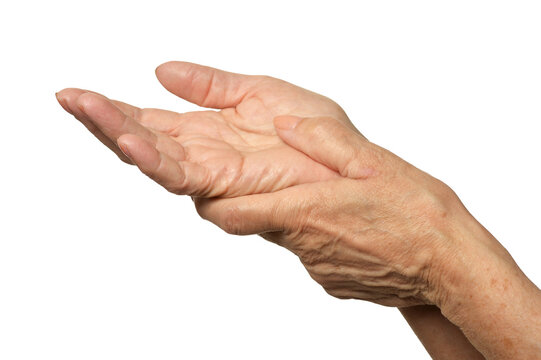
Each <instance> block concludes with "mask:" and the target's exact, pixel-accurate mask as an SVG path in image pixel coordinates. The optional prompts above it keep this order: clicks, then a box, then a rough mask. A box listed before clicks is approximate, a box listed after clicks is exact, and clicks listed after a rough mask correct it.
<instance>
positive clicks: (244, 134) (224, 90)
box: [66, 63, 349, 197]
mask: <svg viewBox="0 0 541 360" xmlns="http://www.w3.org/2000/svg"><path fill="white" fill-rule="evenodd" d="M169 66H170V65H169ZM175 66H179V65H178V63H177V64H175ZM180 66H181V70H182V71H184V73H182V74H181V75H184V78H182V79H181V80H179V79H178V78H175V76H172V75H171V74H170V73H169V74H166V75H163V74H162V76H161V77H160V74H159V72H158V76H159V78H160V81H162V83H163V84H164V86H165V87H166V88H167V89H168V90H170V91H171V92H173V93H175V94H177V95H179V96H181V97H183V98H185V99H187V100H189V101H192V102H195V103H197V104H198V105H201V106H205V107H216V108H221V110H219V111H212V110H206V111H197V112H189V113H184V114H179V113H174V112H170V111H165V110H159V109H138V108H135V107H132V106H130V105H126V104H124V103H120V102H115V105H117V107H118V108H120V110H121V111H122V112H123V113H124V114H125V115H124V116H126V115H127V116H128V117H129V118H132V119H133V120H134V123H133V124H131V125H130V124H125V121H124V122H123V123H122V122H117V123H114V121H113V125H111V121H112V120H110V119H107V117H114V116H115V114H113V113H112V111H114V109H109V110H103V108H102V109H101V114H98V116H93V114H92V109H90V110H91V111H88V110H85V111H84V114H80V116H81V117H84V116H85V115H86V116H87V117H88V118H89V120H90V122H91V123H92V124H95V125H97V128H98V129H99V130H101V131H102V132H103V133H105V135H106V137H108V138H110V139H111V140H112V144H109V145H113V146H114V145H115V144H114V140H115V138H116V139H118V138H119V137H123V136H129V135H130V134H131V135H136V136H137V137H138V139H137V140H136V141H135V140H134V139H133V138H132V139H131V140H132V141H135V143H132V145H131V146H132V147H133V148H134V149H135V152H136V153H137V152H139V153H138V154H136V156H135V157H138V156H139V157H140V159H141V161H143V162H144V161H149V162H150V161H152V159H149V158H148V153H149V152H150V151H151V150H152V149H150V148H149V146H153V147H154V148H155V149H157V150H158V151H159V153H160V154H161V155H160V156H161V158H162V160H163V158H166V161H162V163H166V164H168V166H169V167H175V166H179V167H180V169H181V170H182V173H183V174H185V178H184V177H183V176H179V178H181V179H180V180H178V182H181V183H182V184H177V185H178V186H176V185H175V184H171V183H172V182H173V183H174V182H175V179H174V178H173V177H174V174H176V173H175V172H174V171H173V170H169V175H168V174H165V175H163V176H166V177H167V176H169V177H168V178H167V179H165V180H164V178H163V176H161V175H160V174H158V175H156V176H152V177H153V178H154V179H155V180H156V181H158V182H160V183H162V185H164V186H166V187H168V188H169V189H170V190H172V191H175V192H178V193H187V194H190V195H198V196H205V197H213V196H227V197H231V196H240V195H247V194H254V193H262V192H272V191H276V190H280V189H283V188H285V187H288V186H292V185H296V184H300V183H306V182H314V181H320V180H327V179H330V178H332V177H335V176H336V174H335V173H334V172H333V171H331V170H329V169H328V168H327V167H325V166H323V165H321V164H319V163H317V162H315V161H313V160H312V159H310V158H309V157H307V156H306V155H304V154H303V153H301V152H299V151H297V150H295V149H293V148H291V147H289V146H287V145H286V144H284V143H283V142H282V141H281V140H280V138H278V136H277V135H276V133H275V130H274V125H273V119H274V117H276V116H278V115H297V116H321V115H328V116H332V117H335V118H338V119H341V120H343V121H345V122H349V120H348V119H347V116H346V115H345V113H344V112H343V111H342V109H341V108H340V107H339V106H338V105H337V104H335V103H334V102H333V101H331V100H329V99H327V98H325V97H323V96H321V95H318V94H315V93H312V92H310V91H307V90H305V89H302V88H299V87H296V86H294V85H292V84H289V83H287V82H284V81H281V80H277V79H274V78H268V77H246V76H242V75H233V74H229V73H221V72H220V73H218V76H216V74H212V75H211V76H210V77H207V79H205V77H204V75H205V74H203V76H202V75H200V74H199V73H196V75H197V76H194V74H193V71H195V70H198V71H216V70H213V69H210V70H209V68H201V67H196V68H195V70H193V69H192V73H189V74H188V75H189V76H191V78H188V79H187V78H186V76H187V75H186V70H185V67H186V66H194V65H192V64H184V63H181V64H180ZM201 69H202V70H201ZM224 74H226V75H224ZM175 75H178V74H175ZM224 76H225V77H227V78H226V79H225V81H230V82H231V81H235V83H233V84H231V83H229V84H220V83H217V82H218V80H219V79H216V78H217V77H224ZM235 76H236V77H241V78H240V79H238V78H235ZM230 77H233V78H232V79H230ZM205 80H208V81H207V83H205ZM213 83H215V85H214V88H213V87H212V84H213ZM190 86H191V88H190ZM68 91H72V92H76V91H78V90H68ZM80 92H81V91H80V90H79V93H78V96H80V94H81V93H80ZM66 97H68V98H71V99H72V101H74V100H73V99H76V98H77V96H71V97H70V96H67V95H66ZM96 98H97V97H96ZM96 98H95V99H93V100H92V101H94V102H95V101H96ZM102 100H103V99H102ZM75 101H76V100H75ZM88 101H89V100H87V102H88ZM68 105H69V104H68ZM103 106H104V105H103V104H102V107H103ZM107 111H109V112H110V113H107ZM94 112H96V111H95V110H94ZM104 114H105V115H106V116H104ZM76 115H77V114H76ZM118 115H119V114H116V116H118ZM100 116H102V117H105V118H106V119H102V118H100ZM104 121H105V122H107V121H109V123H104ZM115 124H116V125H115ZM114 126H117V127H122V129H120V128H119V129H118V131H116V133H114V132H115V131H112V130H111V128H112V127H114ZM108 132H109V133H108ZM111 132H113V133H114V134H112V133H111ZM98 137H99V136H98ZM141 138H142V139H141ZM128 140H129V139H128ZM143 140H146V141H145V142H146V144H145V142H143ZM102 141H103V140H102ZM110 147H111V146H110ZM113 150H115V149H113ZM132 150H133V149H132ZM117 153H118V152H117ZM130 153H133V151H131V150H130ZM119 155H120V156H121V157H122V155H121V154H120V153H119ZM132 158H133V157H132ZM135 162H136V163H137V165H139V166H140V167H141V165H140V164H139V161H137V160H135ZM149 166H150V165H149ZM159 166H160V167H161V168H163V167H164V165H163V164H161V165H159ZM141 168H142V170H143V171H144V166H143V167H141ZM161 171H163V169H161ZM164 182H165V183H167V184H164Z"/></svg>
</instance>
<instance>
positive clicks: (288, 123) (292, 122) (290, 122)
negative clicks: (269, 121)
mask: <svg viewBox="0 0 541 360" xmlns="http://www.w3.org/2000/svg"><path fill="white" fill-rule="evenodd" d="M301 120H302V118H300V117H298V116H292V115H284V116H278V117H276V118H274V126H275V127H277V128H278V129H281V130H293V129H294V128H295V127H296V126H297V124H298V123H299V122H300V121H301Z"/></svg>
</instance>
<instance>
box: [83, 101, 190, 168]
mask: <svg viewBox="0 0 541 360" xmlns="http://www.w3.org/2000/svg"><path fill="white" fill-rule="evenodd" d="M76 104H77V107H78V108H79V109H80V110H81V111H82V112H83V113H84V114H85V115H86V116H87V117H88V118H89V119H90V120H91V121H92V123H93V124H94V125H96V126H97V127H98V128H99V129H100V130H101V131H102V132H103V133H104V134H105V135H106V136H107V137H108V138H109V139H111V141H113V142H114V143H117V140H118V138H119V137H120V136H122V135H125V134H133V135H137V136H138V137H140V138H142V139H143V140H145V141H147V142H149V143H150V144H152V146H154V147H156V149H157V150H158V151H159V152H163V153H165V154H167V155H168V156H170V157H172V158H173V159H175V160H179V161H180V160H184V156H185V154H184V149H183V148H182V146H181V145H180V144H179V143H177V142H176V141H173V140H172V139H170V138H169V137H167V136H165V135H162V134H160V133H154V132H152V131H151V130H149V129H148V128H146V127H145V126H143V125H141V124H140V123H138V122H137V121H135V120H134V119H133V118H131V117H130V116H127V115H126V114H125V113H124V112H122V111H121V110H120V109H119V108H118V107H116V106H115V105H114V104H113V103H111V102H110V101H109V100H108V99H107V98H106V97H104V96H102V95H98V94H94V93H84V94H82V95H80V96H79V98H78V99H77V102H76Z"/></svg>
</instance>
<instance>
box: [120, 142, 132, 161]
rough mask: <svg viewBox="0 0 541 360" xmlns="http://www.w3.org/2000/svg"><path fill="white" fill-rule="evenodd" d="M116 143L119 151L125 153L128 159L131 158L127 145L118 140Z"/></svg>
mask: <svg viewBox="0 0 541 360" xmlns="http://www.w3.org/2000/svg"><path fill="white" fill-rule="evenodd" d="M117 145H118V148H119V149H120V151H122V153H123V154H124V155H126V157H127V158H128V159H130V160H131V154H130V151H129V150H128V147H127V146H126V145H125V144H121V143H120V142H117Z"/></svg>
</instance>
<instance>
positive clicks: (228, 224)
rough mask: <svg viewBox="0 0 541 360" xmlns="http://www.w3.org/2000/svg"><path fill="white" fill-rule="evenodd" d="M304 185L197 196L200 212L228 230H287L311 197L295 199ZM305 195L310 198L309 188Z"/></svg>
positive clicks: (242, 233) (243, 233) (240, 233)
mask: <svg viewBox="0 0 541 360" xmlns="http://www.w3.org/2000/svg"><path fill="white" fill-rule="evenodd" d="M303 187H304V186H303V185H300V186H295V187H292V188H287V189H283V190H279V191H276V192H273V193H264V194H255V195H245V196H239V197H235V198H197V197H196V198H194V199H193V200H194V203H195V206H196V209H197V212H198V213H199V215H200V216H201V217H202V218H203V219H205V220H208V221H210V222H212V223H214V224H216V225H217V226H218V227H220V228H221V229H222V230H224V231H225V232H227V233H229V234H235V235H249V234H262V233H269V232H277V231H278V232H279V231H287V230H289V229H291V226H292V224H295V222H297V223H299V224H300V223H301V221H299V219H298V217H299V216H300V214H301V213H302V211H301V210H302V208H303V207H304V206H305V205H307V203H309V201H304V200H303V201H295V199H296V198H297V199H298V198H299V197H298V195H297V193H298V191H299V189H300V188H303ZM303 198H304V199H310V194H309V193H308V194H307V190H305V193H304V195H303Z"/></svg>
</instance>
